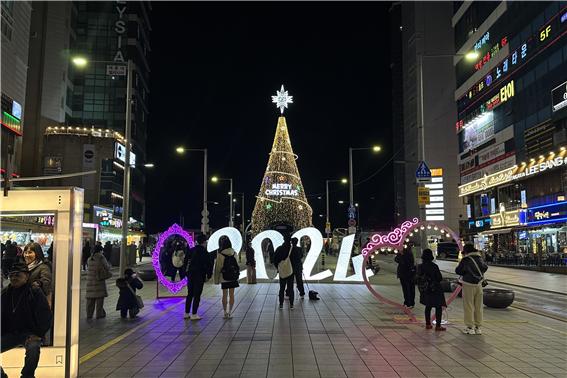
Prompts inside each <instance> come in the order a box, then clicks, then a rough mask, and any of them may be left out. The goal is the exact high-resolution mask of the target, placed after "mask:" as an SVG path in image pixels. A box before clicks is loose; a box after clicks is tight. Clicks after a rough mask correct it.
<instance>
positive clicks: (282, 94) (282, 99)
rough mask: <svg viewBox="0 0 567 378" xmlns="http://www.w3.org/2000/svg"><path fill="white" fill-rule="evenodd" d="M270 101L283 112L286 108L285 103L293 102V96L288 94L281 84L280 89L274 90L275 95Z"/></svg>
mask: <svg viewBox="0 0 567 378" xmlns="http://www.w3.org/2000/svg"><path fill="white" fill-rule="evenodd" d="M272 102H273V103H274V104H276V107H277V108H280V112H281V114H283V112H284V109H285V108H287V104H293V96H290V95H288V93H287V91H286V90H285V89H284V86H283V84H282V87H281V89H280V90H279V91H276V95H275V96H272Z"/></svg>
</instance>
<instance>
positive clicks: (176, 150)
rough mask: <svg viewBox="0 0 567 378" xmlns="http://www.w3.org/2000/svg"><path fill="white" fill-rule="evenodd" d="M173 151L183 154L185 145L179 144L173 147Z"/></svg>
mask: <svg viewBox="0 0 567 378" xmlns="http://www.w3.org/2000/svg"><path fill="white" fill-rule="evenodd" d="M175 152H177V153H178V154H183V153H185V147H182V146H179V147H177V148H176V149H175Z"/></svg>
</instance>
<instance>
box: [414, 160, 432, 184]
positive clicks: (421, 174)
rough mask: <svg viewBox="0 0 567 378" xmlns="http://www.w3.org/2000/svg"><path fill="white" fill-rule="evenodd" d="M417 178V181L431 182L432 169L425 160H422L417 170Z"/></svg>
mask: <svg viewBox="0 0 567 378" xmlns="http://www.w3.org/2000/svg"><path fill="white" fill-rule="evenodd" d="M415 178H416V179H417V182H430V181H431V170H430V169H429V167H428V166H427V164H425V162H424V161H420V162H419V165H418V166H417V170H416V171H415Z"/></svg>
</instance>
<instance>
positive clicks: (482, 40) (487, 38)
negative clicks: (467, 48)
mask: <svg viewBox="0 0 567 378" xmlns="http://www.w3.org/2000/svg"><path fill="white" fill-rule="evenodd" d="M488 41H490V32H488V31H487V32H486V33H484V35H483V36H482V37H481V38H480V39H479V40H478V41H476V43H475V44H474V49H475V50H480V49H481V47H482V46H484V45H486V44H487V43H488Z"/></svg>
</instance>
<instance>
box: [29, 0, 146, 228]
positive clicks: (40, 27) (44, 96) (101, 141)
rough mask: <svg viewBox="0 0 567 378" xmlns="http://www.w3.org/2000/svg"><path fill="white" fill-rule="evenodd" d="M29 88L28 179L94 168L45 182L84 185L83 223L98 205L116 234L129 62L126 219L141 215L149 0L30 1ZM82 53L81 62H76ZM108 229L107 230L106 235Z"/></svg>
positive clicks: (135, 222)
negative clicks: (129, 166) (131, 157)
mask: <svg viewBox="0 0 567 378" xmlns="http://www.w3.org/2000/svg"><path fill="white" fill-rule="evenodd" d="M32 5H33V7H34V15H33V20H32V35H31V39H30V41H31V45H30V54H31V55H32V56H33V57H34V59H33V62H32V64H31V65H30V75H32V76H33V77H34V81H33V82H30V83H29V85H28V93H27V97H28V99H29V102H28V110H29V113H30V117H31V118H32V119H33V124H32V125H29V127H30V134H29V136H30V137H29V138H24V150H25V151H27V154H28V156H29V157H30V159H29V161H26V163H25V165H24V168H25V174H26V175H28V176H40V175H54V174H67V173H76V172H84V171H97V173H96V174H94V175H87V176H82V177H72V178H65V179H56V180H49V181H45V183H42V185H65V186H68V185H73V186H79V187H83V188H84V189H85V220H86V221H88V222H91V221H93V220H96V219H98V216H97V214H96V213H97V210H96V209H100V208H103V209H104V212H105V214H106V215H107V217H108V214H109V213H112V217H113V219H116V220H117V221H116V222H114V221H113V222H111V223H112V224H113V225H114V226H115V227H114V228H115V229H114V230H113V231H114V236H113V238H116V239H118V238H120V232H119V230H118V228H119V224H120V222H119V220H120V218H121V213H122V207H123V206H122V193H123V172H124V164H125V162H124V156H123V154H124V151H125V148H124V134H125V126H126V84H127V75H126V64H127V61H128V60H131V61H132V62H133V75H132V98H131V100H132V112H131V130H132V139H131V146H132V153H133V155H135V159H136V161H135V162H134V161H131V164H134V163H135V165H134V166H133V168H132V169H131V191H130V201H131V203H130V214H129V215H130V218H131V222H132V224H133V225H134V227H141V226H142V225H143V221H144V218H145V172H144V167H143V164H144V162H145V157H146V138H147V127H148V123H147V121H148V100H149V76H150V69H149V54H150V51H151V49H150V45H149V34H150V32H151V26H150V20H149V13H150V11H151V5H150V3H149V2H141V1H140V2H125V1H115V2H111V1H109V2H72V3H71V2H42V3H33V4H32ZM76 58H82V59H83V61H82V63H83V64H82V65H76V64H74V62H75V63H76V62H77V59H76ZM109 234H111V232H109Z"/></svg>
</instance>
